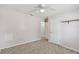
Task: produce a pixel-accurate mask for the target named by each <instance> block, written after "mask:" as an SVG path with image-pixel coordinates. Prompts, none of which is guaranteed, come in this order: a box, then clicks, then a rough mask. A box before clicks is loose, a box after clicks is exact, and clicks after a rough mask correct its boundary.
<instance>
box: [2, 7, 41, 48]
mask: <svg viewBox="0 0 79 59" xmlns="http://www.w3.org/2000/svg"><path fill="white" fill-rule="evenodd" d="M36 40H40V18H39V17H35V16H29V15H28V16H27V15H25V14H23V13H20V12H17V11H15V10H13V9H10V8H4V7H0V49H3V48H8V47H12V46H15V45H19V44H23V43H28V42H32V41H36Z"/></svg>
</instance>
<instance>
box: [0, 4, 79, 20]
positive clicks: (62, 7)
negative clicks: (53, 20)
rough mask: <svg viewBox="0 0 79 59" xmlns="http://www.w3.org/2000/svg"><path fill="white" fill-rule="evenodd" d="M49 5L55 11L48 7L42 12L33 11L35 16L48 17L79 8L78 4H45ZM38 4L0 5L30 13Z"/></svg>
mask: <svg viewBox="0 0 79 59" xmlns="http://www.w3.org/2000/svg"><path fill="white" fill-rule="evenodd" d="M45 5H46V6H47V7H51V8H53V9H55V11H53V10H50V9H47V10H45V12H44V13H40V12H39V11H34V12H31V13H32V14H33V15H34V16H39V17H42V18H43V17H47V16H55V15H58V14H63V13H67V12H73V11H78V10H79V5H78V4H45ZM37 6H38V4H2V5H0V7H6V8H8V9H12V10H15V11H17V12H20V13H23V14H27V15H29V14H28V13H29V11H31V10H33V9H34V8H35V7H37Z"/></svg>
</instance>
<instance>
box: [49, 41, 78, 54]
mask: <svg viewBox="0 0 79 59" xmlns="http://www.w3.org/2000/svg"><path fill="white" fill-rule="evenodd" d="M49 42H51V41H49ZM51 43H54V44H57V45H59V46H62V47H64V48H67V49H70V50H72V51H75V52H79V50H77V49H74V48H71V47H68V46H66V45H62V44H59V43H56V42H51Z"/></svg>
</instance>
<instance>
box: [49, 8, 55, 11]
mask: <svg viewBox="0 0 79 59" xmlns="http://www.w3.org/2000/svg"><path fill="white" fill-rule="evenodd" d="M48 8H49V9H50V10H53V11H56V9H54V8H51V7H48Z"/></svg>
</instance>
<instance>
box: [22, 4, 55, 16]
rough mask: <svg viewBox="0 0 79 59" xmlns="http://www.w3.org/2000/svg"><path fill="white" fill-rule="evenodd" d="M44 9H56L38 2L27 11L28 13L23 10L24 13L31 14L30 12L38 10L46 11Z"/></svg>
mask: <svg viewBox="0 0 79 59" xmlns="http://www.w3.org/2000/svg"><path fill="white" fill-rule="evenodd" d="M46 10H49V11H50V10H51V11H56V9H54V8H51V7H49V6H47V5H46V4H39V5H37V6H36V7H34V8H33V9H32V10H31V11H29V12H28V13H26V12H25V13H24V14H29V15H31V16H33V14H32V13H33V12H36V11H39V12H40V13H44V12H46Z"/></svg>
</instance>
